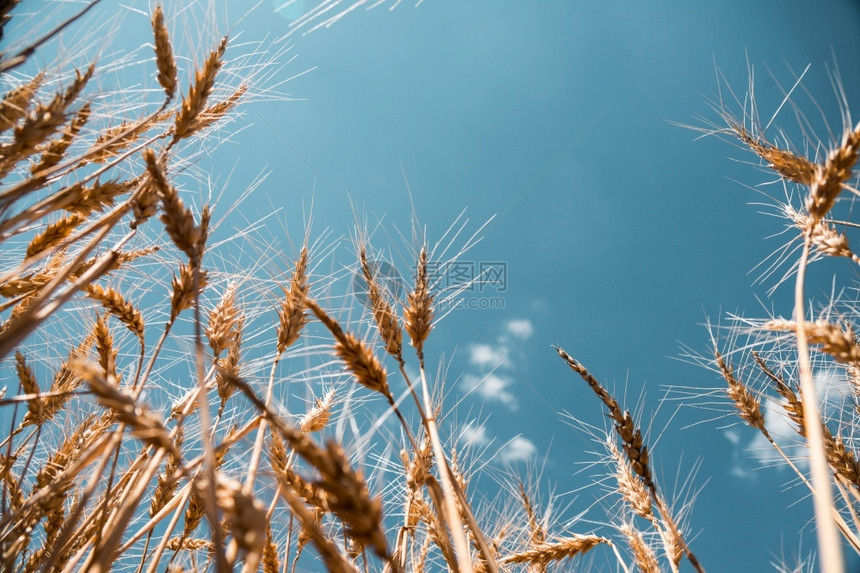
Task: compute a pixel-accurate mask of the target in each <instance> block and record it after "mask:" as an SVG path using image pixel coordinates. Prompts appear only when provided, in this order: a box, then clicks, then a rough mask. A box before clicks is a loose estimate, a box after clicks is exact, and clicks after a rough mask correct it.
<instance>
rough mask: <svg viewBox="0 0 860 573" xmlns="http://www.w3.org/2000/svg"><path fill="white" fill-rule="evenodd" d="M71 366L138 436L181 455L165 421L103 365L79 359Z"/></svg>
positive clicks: (155, 445) (109, 408) (151, 444)
mask: <svg viewBox="0 0 860 573" xmlns="http://www.w3.org/2000/svg"><path fill="white" fill-rule="evenodd" d="M70 368H71V369H72V370H73V371H74V372H75V373H76V374H77V375H78V376H79V377H80V378H82V379H83V380H85V381H86V382H87V384H88V385H89V387H90V388H91V389H92V391H93V394H95V396H96V398H97V399H98V401H99V403H100V404H101V405H102V406H103V407H105V408H107V409H108V410H111V411H112V412H114V413H115V414H116V416H117V420H118V421H120V422H122V423H123V424H125V425H127V426H128V427H129V428H131V433H132V435H133V436H134V437H136V438H137V439H139V440H140V441H141V442H143V443H145V444H147V445H150V446H154V447H156V448H163V449H165V450H167V452H168V453H170V455H171V456H174V457H177V458H178V457H180V453H179V450H177V449H176V445H175V444H174V443H173V440H172V439H171V438H170V433H169V432H168V431H167V429H166V428H165V427H164V423H163V422H162V421H161V420H160V419H159V418H158V417H157V416H156V415H155V414H154V413H153V412H152V411H151V410H150V409H149V408H147V407H146V406H143V405H141V404H139V403H138V402H137V401H136V400H135V398H134V397H133V396H131V395H130V394H127V393H126V392H123V391H122V390H120V389H119V388H118V387H116V386H114V385H113V384H112V383H111V381H112V379H110V378H107V379H106V378H105V376H104V373H103V372H102V371H101V369H100V368H98V367H96V366H95V365H94V364H93V363H92V362H89V361H86V360H76V361H74V362H73V363H72V364H70Z"/></svg>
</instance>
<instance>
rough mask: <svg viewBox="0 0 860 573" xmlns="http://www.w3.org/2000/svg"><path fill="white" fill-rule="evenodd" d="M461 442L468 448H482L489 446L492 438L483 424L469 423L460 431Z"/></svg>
mask: <svg viewBox="0 0 860 573" xmlns="http://www.w3.org/2000/svg"><path fill="white" fill-rule="evenodd" d="M459 441H460V442H461V443H462V444H464V445H466V446H473V447H480V446H486V445H487V444H489V443H490V437H489V436H488V435H487V428H486V427H485V426H484V425H483V424H477V423H475V422H469V423H468V424H466V425H465V426H463V429H462V430H460V436H459Z"/></svg>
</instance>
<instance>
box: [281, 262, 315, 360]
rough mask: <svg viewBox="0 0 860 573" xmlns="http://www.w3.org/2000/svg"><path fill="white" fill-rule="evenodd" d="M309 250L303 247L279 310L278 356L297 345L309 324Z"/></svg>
mask: <svg viewBox="0 0 860 573" xmlns="http://www.w3.org/2000/svg"><path fill="white" fill-rule="evenodd" d="M307 267H308V249H307V247H302V250H301V253H300V254H299V258H298V259H296V264H295V266H294V268H293V274H292V279H291V280H290V288H289V290H287V289H284V299H283V301H282V302H281V306H280V308H279V309H278V335H277V336H278V339H277V349H278V354H282V353H283V352H284V351H285V350H286V349H287V347H289V346H291V345H293V344H295V342H296V341H297V340H298V339H299V336H301V333H302V329H303V328H304V327H305V325H306V324H307V322H308V316H307V313H306V311H305V295H306V294H307V292H308V289H309V288H310V285H309V284H308V277H307Z"/></svg>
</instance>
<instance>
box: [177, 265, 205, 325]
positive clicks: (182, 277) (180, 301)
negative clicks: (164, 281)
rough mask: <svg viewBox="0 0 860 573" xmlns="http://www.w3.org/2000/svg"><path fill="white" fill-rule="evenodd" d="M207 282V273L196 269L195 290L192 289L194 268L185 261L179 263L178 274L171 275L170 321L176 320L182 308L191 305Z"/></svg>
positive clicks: (187, 307) (184, 308)
mask: <svg viewBox="0 0 860 573" xmlns="http://www.w3.org/2000/svg"><path fill="white" fill-rule="evenodd" d="M208 282H209V274H208V273H207V272H206V271H205V270H202V269H201V270H199V271H197V291H196V292H195V291H194V269H193V268H192V267H191V266H190V265H186V264H185V263H180V264H179V275H178V276H177V275H173V280H172V281H171V287H172V289H173V290H172V292H171V295H170V322H171V323H172V322H173V321H175V320H176V318H177V317H178V316H179V313H181V312H182V311H183V310H186V309H189V308H191V307H192V306H193V304H194V300H195V299H196V298H197V297H199V296H200V294H201V293H202V292H203V290H204V289H205V288H206V286H207V285H208Z"/></svg>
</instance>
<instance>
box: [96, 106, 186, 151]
mask: <svg viewBox="0 0 860 573" xmlns="http://www.w3.org/2000/svg"><path fill="white" fill-rule="evenodd" d="M172 115H173V112H172V111H165V112H161V113H159V114H157V115H156V116H155V117H152V118H149V117H147V118H143V119H136V120H130V121H124V122H122V123H120V124H119V125H116V126H114V127H109V128H107V129H104V130H102V131H101V132H100V133H99V136H98V137H97V138H96V140H95V142H94V143H93V145H92V146H91V147H90V149H89V150H88V151H87V152H86V153H85V156H86V157H87V159H89V160H90V161H92V162H93V163H104V162H106V161H108V160H109V159H112V158H114V157H116V156H117V155H119V153H120V152H122V151H123V150H124V149H125V148H127V147H129V146H130V145H131V144H132V143H134V142H135V141H137V140H138V139H140V137H141V136H142V135H143V134H144V133H146V132H147V131H149V130H150V129H153V128H154V127H155V126H157V125H158V124H159V123H161V122H163V121H166V120H167V119H169V118H170V117H171V116H172Z"/></svg>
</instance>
